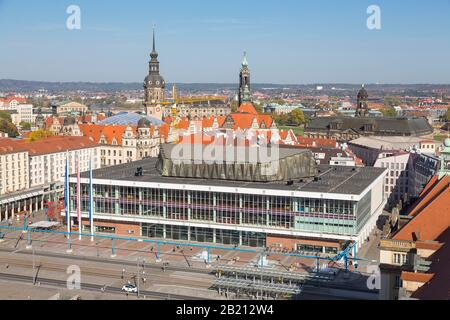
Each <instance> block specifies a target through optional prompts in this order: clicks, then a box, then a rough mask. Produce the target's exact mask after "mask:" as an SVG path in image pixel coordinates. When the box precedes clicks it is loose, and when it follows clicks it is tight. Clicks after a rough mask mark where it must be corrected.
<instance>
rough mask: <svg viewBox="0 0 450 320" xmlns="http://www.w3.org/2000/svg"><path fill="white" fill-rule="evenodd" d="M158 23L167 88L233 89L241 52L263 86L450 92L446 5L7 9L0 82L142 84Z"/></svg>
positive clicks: (372, 1)
mask: <svg viewBox="0 0 450 320" xmlns="http://www.w3.org/2000/svg"><path fill="white" fill-rule="evenodd" d="M70 5H77V6H79V8H80V13H81V15H80V17H81V19H80V20H81V25H80V26H81V29H80V30H69V29H68V28H67V27H66V21H67V19H68V18H69V16H70V14H68V13H67V12H66V10H67V8H68V7H69V6H70ZM370 5H377V6H378V7H379V8H380V13H381V15H380V16H381V29H379V30H370V29H369V28H368V27H367V19H368V18H369V16H370V14H368V13H367V9H368V7H369V6H370ZM154 24H155V25H156V38H157V39H156V41H157V51H158V52H159V60H160V62H161V74H162V75H163V76H164V78H165V79H166V82H168V83H205V82H209V83H234V82H237V81H238V73H239V68H240V63H241V60H242V54H243V52H244V51H247V52H248V60H249V63H250V69H251V72H252V81H253V82H256V83H279V84H313V83H355V84H356V83H405V84H407V83H411V84H412V83H441V84H444V83H445V84H448V83H450V0H433V1H429V0H428V1H427V0H395V1H392V0H345V1H336V0H308V1H306V0H277V1H275V0H226V1H225V0H170V1H169V0H159V1H155V0H150V1H149V0H142V1H141V0H127V1H122V0H117V1H109V0H70V1H66V0H40V1H35V0H27V1H25V0H0V79H20V80H38V81H55V82H58V81H64V82H65V81H90V82H141V81H143V79H144V78H145V76H146V74H147V73H148V61H149V53H150V51H151V34H152V26H153V25H154Z"/></svg>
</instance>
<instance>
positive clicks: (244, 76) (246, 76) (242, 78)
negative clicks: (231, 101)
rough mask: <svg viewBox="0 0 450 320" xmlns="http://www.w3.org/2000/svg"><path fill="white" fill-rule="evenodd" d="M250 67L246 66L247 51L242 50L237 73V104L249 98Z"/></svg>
mask: <svg viewBox="0 0 450 320" xmlns="http://www.w3.org/2000/svg"><path fill="white" fill-rule="evenodd" d="M250 90H251V88H250V69H249V68H248V61H247V52H244V59H243V60H242V67H241V72H240V73H239V106H241V104H242V103H243V102H245V101H246V100H249V99H250Z"/></svg>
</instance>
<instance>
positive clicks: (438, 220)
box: [393, 177, 450, 241]
mask: <svg viewBox="0 0 450 320" xmlns="http://www.w3.org/2000/svg"><path fill="white" fill-rule="evenodd" d="M449 179H450V177H444V178H442V179H441V180H440V181H437V182H435V183H434V186H433V187H432V188H431V189H429V191H428V193H426V194H425V195H424V196H423V197H422V198H420V199H419V201H418V203H417V205H416V206H415V208H414V209H413V210H412V211H411V213H410V216H412V217H413V218H412V219H411V220H410V221H409V222H408V223H407V224H406V225H405V226H404V227H403V228H401V229H400V230H399V231H398V232H397V233H396V234H395V235H394V236H393V239H395V240H405V241H416V240H421V241H427V240H436V239H437V238H438V237H439V236H440V235H441V234H442V233H443V232H444V231H445V230H446V229H447V228H449V227H450V188H449V181H450V180H449Z"/></svg>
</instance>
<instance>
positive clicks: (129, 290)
mask: <svg viewBox="0 0 450 320" xmlns="http://www.w3.org/2000/svg"><path fill="white" fill-rule="evenodd" d="M122 291H124V292H126V293H137V287H136V286H135V285H132V284H129V283H128V284H126V285H124V286H123V287H122Z"/></svg>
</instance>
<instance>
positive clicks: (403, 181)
mask: <svg viewBox="0 0 450 320" xmlns="http://www.w3.org/2000/svg"><path fill="white" fill-rule="evenodd" d="M348 145H349V148H350V149H351V150H352V151H353V153H354V154H355V155H356V156H357V157H358V158H360V159H362V160H363V162H364V164H365V165H366V166H374V167H378V168H386V169H388V174H387V176H386V183H385V190H384V192H385V196H386V198H387V199H388V203H387V204H388V206H387V208H388V209H390V208H391V207H392V206H394V205H396V204H397V203H399V201H402V202H403V203H405V202H409V201H410V200H411V199H414V198H416V197H417V196H418V194H419V193H420V192H421V189H420V188H422V189H423V187H424V186H425V185H426V184H427V183H428V181H429V179H430V178H431V175H430V176H428V180H426V181H425V182H424V180H425V179H427V178H426V177H423V176H422V177H421V176H420V172H422V171H423V170H422V169H421V168H416V164H417V165H419V166H420V163H419V162H417V161H416V158H417V157H418V156H419V155H420V154H423V155H430V156H433V155H434V154H436V152H437V150H438V148H437V145H436V142H434V141H429V140H424V139H422V138H419V137H360V138H358V139H356V140H352V141H350V142H349V144H348ZM424 170H425V169H424ZM416 180H417V181H416ZM418 189H420V191H418Z"/></svg>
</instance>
